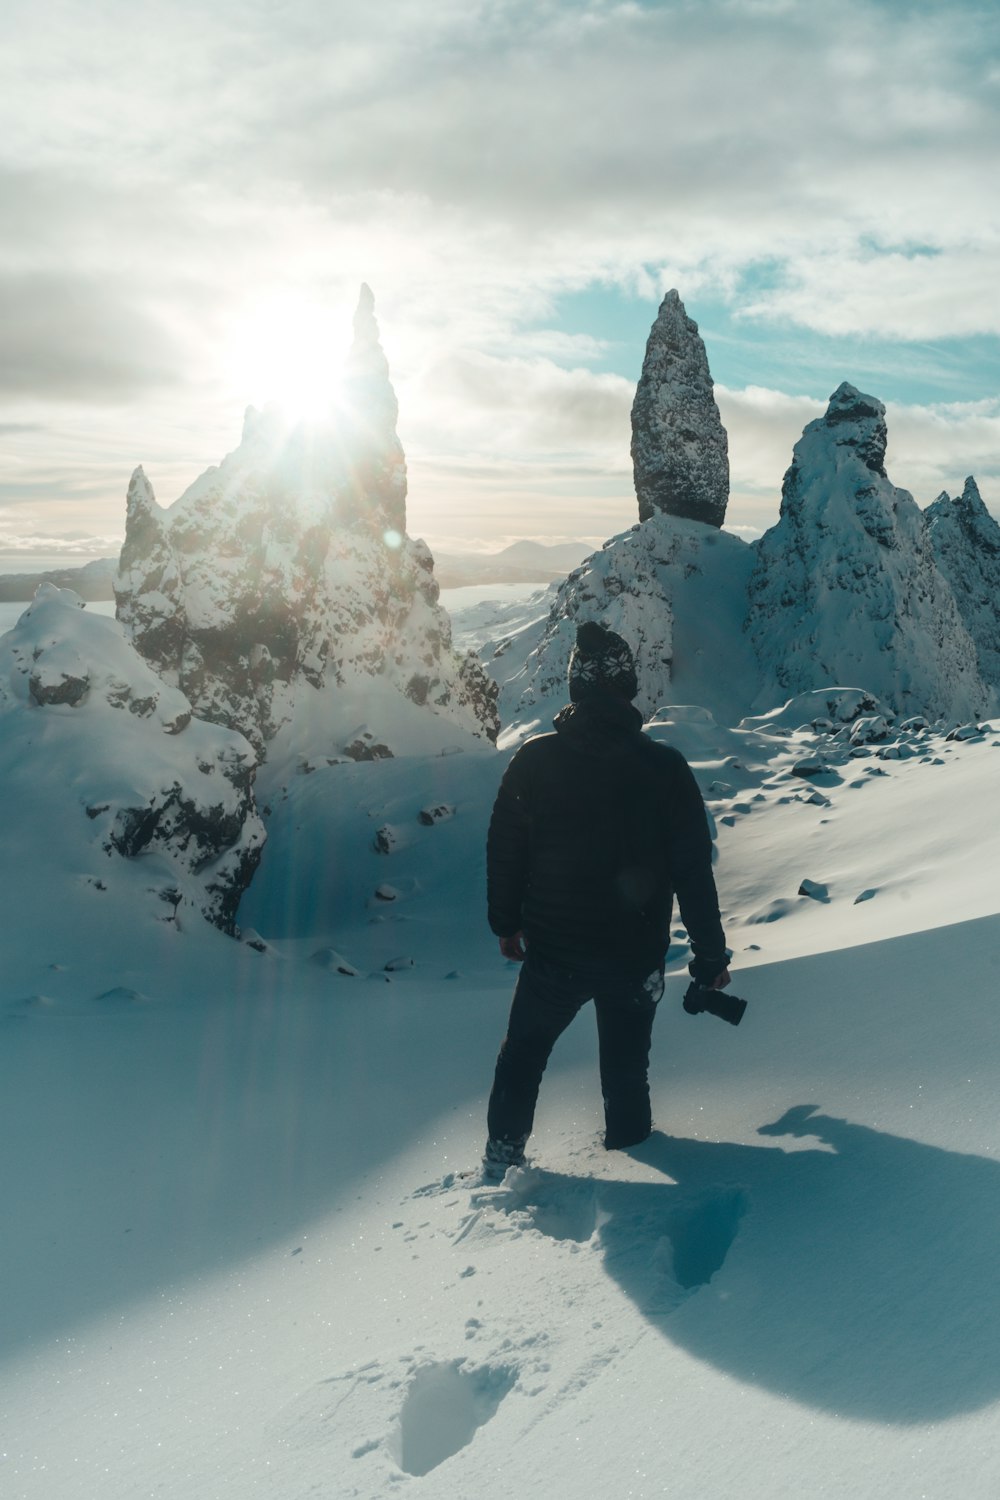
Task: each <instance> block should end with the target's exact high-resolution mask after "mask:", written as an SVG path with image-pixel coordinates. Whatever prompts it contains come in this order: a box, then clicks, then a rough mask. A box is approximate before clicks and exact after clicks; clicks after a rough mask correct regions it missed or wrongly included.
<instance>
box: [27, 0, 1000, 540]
mask: <svg viewBox="0 0 1000 1500" xmlns="http://www.w3.org/2000/svg"><path fill="white" fill-rule="evenodd" d="M13 24H14V25H16V31H17V43H18V45H17V46H16V47H12V48H9V49H8V50H7V54H6V56H5V57H4V58H0V142H2V147H0V193H2V194H3V197H4V202H5V210H6V212H5V216H4V229H3V234H2V239H0V315H2V316H3V317H4V320H5V335H6V338H5V342H6V351H5V353H4V354H3V355H2V356H0V389H2V390H3V391H4V393H5V394H6V395H7V396H8V397H9V398H10V401H11V404H12V406H13V407H14V408H15V409H13V410H11V412H10V413H9V417H10V421H9V423H8V424H7V431H6V432H5V440H6V441H5V446H7V447H8V448H9V450H10V452H11V453H12V454H13V455H14V457H16V458H17V459H18V464H19V467H18V468H17V471H16V473H14V474H11V473H10V472H8V471H7V470H6V469H5V470H4V483H5V484H6V485H7V486H8V488H7V491H6V494H7V495H8V497H11V496H14V495H16V494H20V495H21V496H22V497H23V498H24V500H25V503H26V504H28V503H33V504H36V505H37V506H38V507H39V508H42V507H44V506H49V505H51V506H55V507H59V508H61V509H60V514H62V513H65V514H67V515H68V514H69V513H70V512H71V511H73V509H74V504H75V508H76V511H77V512H78V513H82V512H83V511H84V510H87V512H88V514H89V515H90V517H91V524H92V529H93V530H94V531H95V533H98V534H101V533H103V532H104V531H106V530H109V529H110V527H111V525H112V520H113V517H114V516H116V515H117V514H118V513H119V511H120V506H121V498H120V497H121V493H122V491H123V488H124V482H125V481H126V480H127V474H128V470H129V468H130V467H131V465H132V463H134V462H135V461H136V460H138V459H140V458H141V459H143V460H144V461H146V462H147V463H150V465H151V470H152V472H154V474H156V475H157V476H158V489H162V491H163V492H164V495H165V498H167V499H171V498H173V496H174V494H176V493H177V492H178V491H179V489H180V488H182V487H183V483H184V482H186V481H187V480H188V479H190V478H193V477H194V474H195V473H197V472H198V470H199V468H202V467H204V466H206V465H207V464H208V463H209V462H213V461H215V460H217V458H218V456H219V453H220V452H221V451H222V450H223V448H224V447H225V446H227V445H231V443H232V441H234V440H235V433H236V431H237V429H238V422H239V410H240V407H241V406H242V404H243V403H244V402H245V401H246V400H247V399H251V393H249V392H247V391H244V390H241V389H240V386H239V370H238V369H236V370H235V371H234V361H233V358H232V349H233V348H234V347H235V345H236V344H237V343H238V337H239V333H240V328H241V325H242V324H243V323H245V320H246V319H247V317H248V316H249V314H250V311H251V310H252V307H253V305H254V303H255V302H256V301H259V300H261V299H267V298H268V297H269V296H271V295H272V294H273V293H274V292H275V291H276V290H277V291H280V290H282V289H283V288H287V287H292V288H293V289H295V290H296V291H297V292H300V293H303V294H305V295H307V296H310V297H312V298H314V299H315V300H316V302H317V304H319V305H323V306H324V307H329V306H332V305H337V306H340V305H341V304H343V305H347V304H349V303H350V302H351V301H353V299H354V297H356V292H357V285H358V283H359V282H360V281H361V280H363V279H364V280H368V281H369V282H370V283H371V284H372V285H373V287H374V289H375V292H376V296H377V299H378V313H379V318H380V322H381V324H382V328H383V340H384V343H385V346H386V350H387V353H388V355H389V359H390V362H391V366H392V370H393V377H394V379H395V381H396V383H397V386H398V388H399V391H400V395H401V405H402V422H403V436H404V441H405V442H406V445H407V448H408V451H409V452H410V455H411V472H412V474H413V476H414V478H413V494H414V506H415V510H416V512H418V513H419V511H420V507H421V506H423V505H424V504H425V503H426V504H427V505H428V506H431V505H433V506H435V507H437V513H439V514H442V515H443V509H442V507H443V506H444V504H445V501H446V500H447V502H448V503H450V504H453V505H457V506H459V507H462V506H464V507H465V508H466V509H468V508H469V507H470V505H472V506H474V505H476V504H478V503H479V501H480V498H481V500H482V504H483V505H484V507H486V509H488V510H489V511H490V513H491V516H492V517H493V519H494V521H495V526H496V528H497V529H499V530H502V531H503V532H504V533H510V532H511V530H512V528H513V522H511V524H504V521H503V516H502V507H503V504H504V503H508V504H509V505H510V506H511V514H512V516H513V515H514V514H515V513H516V514H517V516H518V525H519V526H521V525H523V527H525V528H530V530H531V531H532V533H533V534H534V533H537V532H538V530H539V526H538V516H539V514H541V513H543V512H544V511H545V507H546V506H548V505H551V506H552V507H553V509H552V513H551V514H552V527H553V530H557V531H563V532H568V533H571V534H572V533H574V532H575V531H576V530H577V529H578V525H579V521H578V517H577V515H575V514H573V513H572V511H573V506H574V505H575V506H576V507H577V509H578V510H579V508H580V507H582V506H585V505H591V504H592V505H593V506H594V507H595V512H594V514H595V519H594V523H593V526H592V527H588V529H589V530H597V529H598V526H599V525H604V524H605V523H606V522H607V521H609V520H610V519H613V518H614V517H615V516H618V515H621V516H624V515H625V514H627V513H629V511H630V508H631V507H632V506H634V497H633V496H632V494H631V472H630V464H629V461H628V437H629V433H628V409H629V406H630V404H631V389H630V388H629V387H628V386H627V385H626V383H625V382H624V381H622V380H621V377H619V376H609V375H601V374H599V373H596V372H594V371H592V370H590V371H588V370H587V368H586V366H588V365H589V364H591V363H593V362H595V361H596V360H597V359H598V358H599V356H600V355H601V353H602V352H603V351H602V344H601V341H600V340H599V339H596V338H592V337H590V336H589V335H587V334H586V333H584V334H583V335H582V337H581V336H578V337H576V338H570V337H569V336H567V335H565V334H562V333H560V332H558V331H557V330H556V331H553V330H552V329H551V326H550V325H551V324H552V323H553V321H554V320H555V319H554V309H555V308H556V307H557V304H558V300H559V298H560V296H562V295H563V294H564V293H566V292H567V291H579V290H582V289H584V288H587V287H589V286H592V285H594V284H595V283H598V282H605V283H608V282H610V283H614V284H618V285H620V286H622V287H624V288H627V289H632V290H637V291H640V292H641V293H642V294H643V295H645V296H652V295H654V294H655V293H656V292H657V291H658V290H662V289H663V288H664V287H666V286H668V285H675V284H676V285H678V286H679V287H680V288H681V290H682V293H683V295H684V296H685V297H687V298H689V299H690V298H691V297H693V296H696V295H699V294H702V293H704V294H706V295H708V294H711V295H712V296H714V297H716V298H718V299H722V300H723V301H726V302H728V303H729V305H730V306H732V307H733V308H735V309H741V308H742V309H743V311H744V313H745V316H746V319H747V321H748V326H749V324H750V323H752V324H753V325H754V328H755V329H756V327H757V325H760V324H761V323H763V324H765V325H766V326H768V327H775V326H777V327H779V328H785V329H787V328H788V327H789V326H791V327H792V328H810V329H815V330H818V331H819V332H822V333H837V334H841V335H846V336H850V337H855V336H856V337H859V338H868V337H870V336H871V335H873V334H875V333H877V334H880V335H882V336H883V337H886V338H890V339H897V340H899V341H900V345H899V359H900V364H901V366H904V367H905V363H906V360H907V357H908V355H907V341H912V340H913V339H914V338H922V339H937V338H943V337H945V336H949V335H956V334H959V333H969V332H990V331H992V332H993V333H1000V326H998V314H997V312H996V298H995V295H994V288H995V286H996V282H997V274H998V272H1000V258H998V257H1000V248H998V247H1000V217H998V210H997V203H996V197H995V194H994V192H993V186H992V185H993V177H994V175H995V161H996V158H997V151H998V145H1000V141H998V134H1000V132H998V114H997V91H996V71H997V53H998V48H1000V13H994V11H993V10H991V9H990V8H989V7H983V6H981V5H979V4H972V3H969V4H961V3H960V4H955V5H949V6H948V7H947V9H946V10H945V8H944V7H937V6H928V5H912V6H905V7H902V6H898V5H893V4H888V3H881V0H840V3H839V4H838V5H837V6H835V7H830V6H826V7H824V6H819V5H812V4H796V3H794V0H704V3H700V4H691V3H688V0H657V3H638V0H545V3H542V4H538V3H537V0H461V3H459V0H436V3H435V4H433V5H430V6H429V5H427V4H426V3H425V0H381V3H380V4H379V5H378V6H377V7H372V6H368V7H363V6H361V5H360V4H350V3H349V4H346V5H342V6H337V7H333V8H331V7H329V6H328V5H326V4H323V3H321V0H289V3H288V4H285V5H282V6H274V5H270V4H267V3H265V0H239V3H237V0H214V3H213V4H212V5H211V6H210V7H207V8H206V7H204V6H198V5H195V4H194V3H193V0H178V3H177V4H173V5H170V6H156V5H154V6H140V7H136V6H134V5H130V4H127V3H126V0H88V4H87V5H83V4H81V3H79V0H63V3H61V4H59V5H57V6H56V7H52V6H48V5H34V6H32V5H28V4H27V3H26V0H15V3H14V16H13ZM137 59H143V60H145V61H144V63H143V65H137ZM154 60H155V65H151V64H152V62H153V61H154ZM341 354H342V351H331V358H334V359H339V358H340V357H341ZM265 355H266V351H265ZM767 378H768V379H769V380H772V381H773V382H774V383H776V384H777V383H778V377H777V374H776V373H775V371H774V370H773V368H769V370H768V372H767ZM784 383H785V387H786V390H789V391H795V390H796V389H797V388H799V387H801V386H803V385H805V384H807V381H805V380H804V379H802V380H795V379H788V380H786V381H785V382H784ZM752 392H753V388H752V387H750V388H748V389H747V390H746V391H743V392H738V391H730V392H726V391H723V390H720V402H721V403H722V404H723V410H724V415H725V418H726V421H727V424H728V425H729V426H730V431H731V450H732V456H733V465H734V489H735V490H736V491H737V493H738V496H739V501H738V503H739V505H740V506H743V505H744V504H745V505H747V506H754V507H757V509H758V510H762V509H763V508H766V507H767V506H768V505H774V504H776V499H775V497H776V495H777V492H778V488H779V487H780V480H781V475H782V473H783V472H784V468H785V467H786V466H787V463H788V459H789V457H790V453H791V445H792V443H793V442H794V440H795V438H796V437H797V435H798V432H799V431H800V430H801V426H802V422H803V420H804V419H807V415H808V411H812V412H813V413H814V412H815V409H816V408H815V403H813V404H812V405H808V398H807V397H805V396H802V397H798V396H794V395H793V396H788V397H786V398H781V397H780V396H779V394H778V393H777V392H770V393H766V392H762V391H761V392H760V393H759V394H757V395H754V394H753V393H752ZM254 394H255V393H254ZM727 403H728V404H727ZM789 403H791V404H789ZM796 403H797V404H796ZM804 403H805V404H804ZM69 405H71V406H72V412H71V414H70V416H67V415H66V413H65V411H64V410H63V408H66V407H67V406H69ZM941 411H943V409H941V410H938V409H934V411H933V412H932V413H931V416H930V417H926V418H923V417H921V418H920V419H919V420H917V421H916V422H915V424H914V425H913V427H912V430H911V427H910V426H908V425H907V419H905V418H903V417H902V416H901V417H900V419H899V423H898V427H899V431H898V434H896V433H894V431H893V430H892V429H891V430H890V440H891V441H892V442H893V444H894V450H893V451H895V449H896V448H898V450H899V453H900V460H899V462H900V465H901V472H903V473H904V474H912V475H913V476H914V478H915V480H919V486H918V487H919V488H920V489H921V491H922V492H923V493H926V488H927V484H928V481H930V480H931V479H932V478H933V477H934V476H935V475H937V474H941V475H943V474H944V473H945V472H947V473H948V474H949V475H950V472H951V471H950V469H949V468H948V465H949V464H950V463H951V462H952V458H951V457H949V456H948V455H949V454H952V455H954V461H955V462H958V453H959V450H960V445H961V442H962V441H963V440H964V438H966V437H968V438H969V439H970V440H972V439H975V441H976V442H978V441H979V439H978V437H976V433H978V432H979V429H978V428H976V427H975V425H974V419H973V417H972V416H971V415H967V417H962V416H956V417H955V418H954V419H951V418H948V417H946V416H944V415H942V414H941ZM17 425H20V426H22V427H23V428H25V429H26V430H25V431H23V432H17V431H14V430H13V427H15V426H17ZM40 425H44V426H46V427H47V430H48V436H49V438H50V449H51V452H50V454H43V453H42V452H41V451H40V445H39V443H38V442H36V441H35V436H36V434H33V433H32V432H30V431H28V430H27V429H28V428H32V427H35V428H37V427H38V426H40ZM985 430H989V429H985ZM983 441H984V442H985V438H984V439H983ZM921 444H923V447H921ZM949 444H951V445H952V446H951V447H949ZM976 451H977V452H978V451H979V450H978V449H977V450H976ZM911 452H912V453H913V454H921V453H922V454H924V455H925V457H923V458H913V459H911V458H910V457H908V455H909V454H910V453H911ZM52 453H54V454H55V455H56V456H55V458H53V457H52V456H51V454H52ZM462 454H464V456H465V458H466V460H467V463H466V467H465V470H464V472H463V473H462V475H461V476H459V473H458V470H457V468H456V467H455V466H454V463H455V460H456V459H457V458H458V457H459V456H461V455H462ZM982 458H983V465H984V473H985V472H987V470H986V468H985V464H986V453H985V450H984V451H983V455H982ZM959 466H961V465H959ZM498 475H500V476H503V480H502V483H501V484H500V485H499V487H498V486H497V484H496V483H494V481H495V479H496V477H497V476H498ZM428 476H433V484H435V485H437V484H439V485H440V488H439V489H438V490H437V491H436V492H435V493H433V494H432V483H431V481H430V479H428ZM517 482H519V483H520V485H521V488H520V489H518V488H516V483H517ZM902 482H905V480H904V481H902ZM952 482H954V480H952ZM18 486H20V488H18ZM463 486H464V488H463ZM504 495H506V499H505V498H504ZM525 497H529V498H527V499H525ZM755 514H756V512H755ZM598 517H599V518H600V520H598ZM740 524H743V523H742V522H741V523H740ZM747 524H749V523H747ZM445 529H447V527H445ZM25 534H27V533H25Z"/></svg>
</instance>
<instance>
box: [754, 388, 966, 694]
mask: <svg viewBox="0 0 1000 1500" xmlns="http://www.w3.org/2000/svg"><path fill="white" fill-rule="evenodd" d="M885 449H886V425H885V407H884V406H883V405H882V403H881V401H878V400H876V399H875V398H874V397H872V396H866V395H863V394H862V393H861V392H860V391H858V390H856V389H855V387H854V386H852V385H848V384H847V383H846V382H845V383H844V384H842V385H841V386H840V387H838V389H837V390H836V391H835V392H834V394H833V395H832V397H831V398H830V404H829V407H828V409H827V411H826V414H825V415H824V416H823V417H820V418H818V419H817V420H816V421H814V422H810V423H809V425H808V426H807V427H806V429H805V431H804V432H803V434H802V437H801V438H800V439H799V441H798V443H797V444H796V445H795V451H794V455H793V458H792V463H791V466H790V468H789V469H788V471H787V473H786V474H785V478H784V483H783V486H782V498H781V515H780V519H779V520H778V522H777V524H776V525H775V526H773V527H772V528H771V529H770V531H768V532H767V533H766V534H765V535H764V536H763V537H762V538H761V540H760V542H759V543H758V544H757V547H756V556H757V561H756V566H755V568H754V571H753V575H752V577H751V579H750V583H749V610H748V615H747V630H748V633H749V637H750V640H751V641H752V642H753V645H754V648H755V650H756V652H757V656H758V659H759V662H760V665H761V670H762V674H763V685H762V692H761V695H760V699H759V700H758V701H759V703H760V706H762V707H767V706H769V705H771V704H773V703H774V701H775V699H776V698H781V697H787V696H788V695H790V694H801V693H804V692H807V691H809V690H810V689H816V688H821V687H823V686H824V685H825V684H827V683H851V682H856V683H861V684H863V685H864V687H865V688H866V689H868V690H869V691H870V692H872V693H874V694H876V695H877V696H878V698H879V699H880V700H881V701H882V702H883V704H884V705H886V706H887V707H889V708H891V709H892V710H893V711H894V712H896V713H903V712H908V713H912V712H918V711H919V712H930V713H932V714H934V715H938V714H944V715H947V716H950V717H955V718H968V717H971V716H973V715H975V714H976V713H977V712H979V711H981V710H982V709H983V707H984V705H985V704H986V703H987V702H988V701H990V693H989V690H988V689H987V688H986V686H985V685H984V683H983V680H982V678H981V676H980V673H979V669H978V666H977V661H976V650H975V646H974V644H973V641H972V639H971V637H970V635H969V632H968V630H967V629H966V627H965V625H964V624H963V622H962V619H961V617H960V614H959V610H958V606H957V605H956V602H955V597H954V595H953V593H952V590H951V588H950V587H949V585H948V582H947V580H946V579H945V578H944V577H943V576H942V574H941V573H940V572H939V571H938V568H937V566H936V564H935V559H934V552H933V548H932V546H931V542H930V539H929V534H928V528H927V525H926V523H925V520H924V516H923V513H922V512H921V510H920V508H919V507H918V506H917V504H916V502H915V501H914V499H913V497H912V496H911V495H910V494H909V493H908V492H907V491H906V490H902V489H898V488H897V487H896V486H895V485H894V484H892V483H891V482H890V480H889V478H888V476H887V475H886V471H885V467H884V459H885Z"/></svg>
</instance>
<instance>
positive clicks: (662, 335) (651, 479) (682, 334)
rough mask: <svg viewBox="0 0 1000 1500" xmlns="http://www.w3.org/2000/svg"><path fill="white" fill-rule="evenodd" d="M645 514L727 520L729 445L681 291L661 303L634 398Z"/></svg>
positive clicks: (636, 462)
mask: <svg viewBox="0 0 1000 1500" xmlns="http://www.w3.org/2000/svg"><path fill="white" fill-rule="evenodd" d="M632 466H633V471H634V474H635V492H636V495H637V497H638V500H639V519H640V521H645V520H647V519H648V518H649V517H650V516H652V515H655V514H656V513H657V512H663V513H665V514H666V515H671V516H681V517H684V518H686V519H688V520H692V521H703V522H705V523H706V524H707V525H709V526H721V525H722V523H723V521H724V520H725V518H726V506H727V504H728V502H729V445H728V440H727V438H726V430H725V428H724V427H723V425H722V418H721V416H720V415H719V408H718V406H717V405H716V402H715V390H714V386H713V384H712V377H711V374H710V373H709V369H708V356H707V354H706V353H705V345H704V343H703V342H702V339H701V337H700V335H699V333H698V325H697V323H695V322H694V321H693V319H691V318H689V317H688V315H687V313H686V312H685V311H684V304H683V302H682V301H681V299H680V297H679V296H678V294H677V292H676V291H672V292H668V293H667V295H666V296H665V297H664V299H663V301H662V303H661V304H660V310H659V313H658V314H657V317H656V322H655V323H654V324H653V327H652V330H651V332H650V335H649V341H648V343H647V344H646V357H645V359H644V360H643V364H642V375H641V377H640V379H639V384H638V387H637V388H636V393H635V400H634V402H633V404H632Z"/></svg>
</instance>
